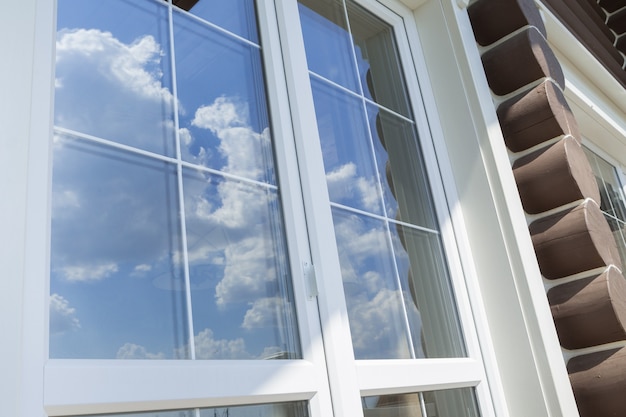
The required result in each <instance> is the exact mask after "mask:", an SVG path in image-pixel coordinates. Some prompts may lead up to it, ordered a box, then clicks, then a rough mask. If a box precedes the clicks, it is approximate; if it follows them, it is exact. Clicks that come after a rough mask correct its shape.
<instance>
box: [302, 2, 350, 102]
mask: <svg viewBox="0 0 626 417" xmlns="http://www.w3.org/2000/svg"><path fill="white" fill-rule="evenodd" d="M299 10H300V22H301V24H302V36H303V37H304V44H305V49H306V58H307V64H308V66H309V70H310V71H312V72H314V73H316V74H317V75H320V76H322V77H324V78H326V79H328V80H330V81H332V82H334V83H337V84H339V85H341V86H343V87H346V88H348V89H350V90H352V91H355V92H358V88H359V81H358V79H357V72H356V70H355V66H354V65H355V61H354V54H353V52H352V45H351V43H352V41H351V39H350V34H349V33H348V29H347V27H348V26H347V23H346V14H345V10H344V7H343V5H342V2H341V1H340V0H300V1H299Z"/></svg>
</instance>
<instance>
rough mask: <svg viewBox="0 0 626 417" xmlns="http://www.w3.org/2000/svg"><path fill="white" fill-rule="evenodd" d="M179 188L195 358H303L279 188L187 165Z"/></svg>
mask: <svg viewBox="0 0 626 417" xmlns="http://www.w3.org/2000/svg"><path fill="white" fill-rule="evenodd" d="M184 189H185V196H186V197H185V215H186V225H187V242H188V254H189V255H188V256H189V274H190V282H191V290H192V305H193V317H194V320H193V324H194V332H195V333H196V334H195V349H196V358H197V359H293V358H298V357H300V356H301V355H300V350H299V347H298V344H297V338H296V334H297V328H296V323H295V318H294V314H295V312H294V308H293V301H292V298H291V288H290V287H289V285H290V282H291V276H290V273H289V266H288V259H287V253H286V248H285V243H284V241H285V237H284V232H283V223H282V215H281V212H280V208H279V200H278V195H277V192H276V191H275V190H271V189H266V188H261V187H259V186H257V185H250V184H245V183H242V182H238V181H230V180H225V179H223V178H221V177H218V176H215V175H210V174H204V173H201V172H197V171H191V170H188V171H186V172H185V175H184Z"/></svg>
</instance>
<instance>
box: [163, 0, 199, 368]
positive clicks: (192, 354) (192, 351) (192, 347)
mask: <svg viewBox="0 0 626 417" xmlns="http://www.w3.org/2000/svg"><path fill="white" fill-rule="evenodd" d="M167 9H168V10H167V25H168V36H169V43H170V65H171V66H172V95H173V107H174V136H175V140H176V182H177V184H178V209H179V213H180V215H179V216H180V234H181V239H182V255H183V259H182V261H183V275H184V280H185V302H186V309H185V311H186V314H187V331H188V332H189V334H188V336H187V337H188V340H189V359H196V344H195V333H194V329H193V308H192V307H191V283H190V280H189V253H188V251H187V225H186V219H185V196H184V195H183V167H182V163H181V162H182V157H181V149H180V123H179V115H178V111H179V108H178V89H177V78H176V48H175V47H174V18H173V16H172V2H171V1H168V5H167Z"/></svg>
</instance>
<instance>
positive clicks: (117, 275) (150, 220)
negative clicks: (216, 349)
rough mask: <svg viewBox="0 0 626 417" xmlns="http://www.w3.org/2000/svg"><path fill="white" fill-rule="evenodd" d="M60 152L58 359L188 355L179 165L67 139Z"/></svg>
mask: <svg viewBox="0 0 626 417" xmlns="http://www.w3.org/2000/svg"><path fill="white" fill-rule="evenodd" d="M53 150H54V172H53V178H54V181H53V186H52V242H51V248H52V252H51V266H50V269H51V283H50V285H51V299H50V302H51V314H50V355H51V357H57V358H118V359H140V358H149V359H157V358H186V357H188V356H189V354H188V352H187V351H186V350H185V349H184V346H185V344H186V343H187V342H186V341H187V338H188V333H187V329H186V316H185V314H186V310H185V308H184V299H185V297H184V292H183V291H182V290H183V289H184V274H183V269H182V265H181V263H180V262H179V261H178V260H177V259H176V256H177V254H178V255H179V254H180V253H181V250H182V247H181V243H182V241H181V231H180V222H179V217H178V214H177V212H178V211H177V182H176V170H175V166H173V165H172V164H169V163H166V162H163V161H159V160H155V159H152V158H147V157H145V156H139V155H136V154H132V153H127V152H123V151H119V150H117V149H115V148H112V147H107V146H103V145H100V144H97V143H93V142H88V141H81V140H78V139H77V138H76V137H73V136H68V135H57V136H55V141H54V145H53ZM157 225H158V226H157Z"/></svg>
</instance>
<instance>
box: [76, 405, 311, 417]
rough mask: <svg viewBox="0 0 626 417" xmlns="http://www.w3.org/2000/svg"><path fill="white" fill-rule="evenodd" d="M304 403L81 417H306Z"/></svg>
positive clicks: (306, 412)
mask: <svg viewBox="0 0 626 417" xmlns="http://www.w3.org/2000/svg"><path fill="white" fill-rule="evenodd" d="M308 415H309V413H308V410H307V406H306V403H304V402H293V403H277V404H263V405H246V406H236V407H219V408H201V409H197V410H175V411H152V412H147V413H145V412H142V413H124V414H98V415H90V416H83V417H107V416H110V417H307V416H308Z"/></svg>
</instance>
